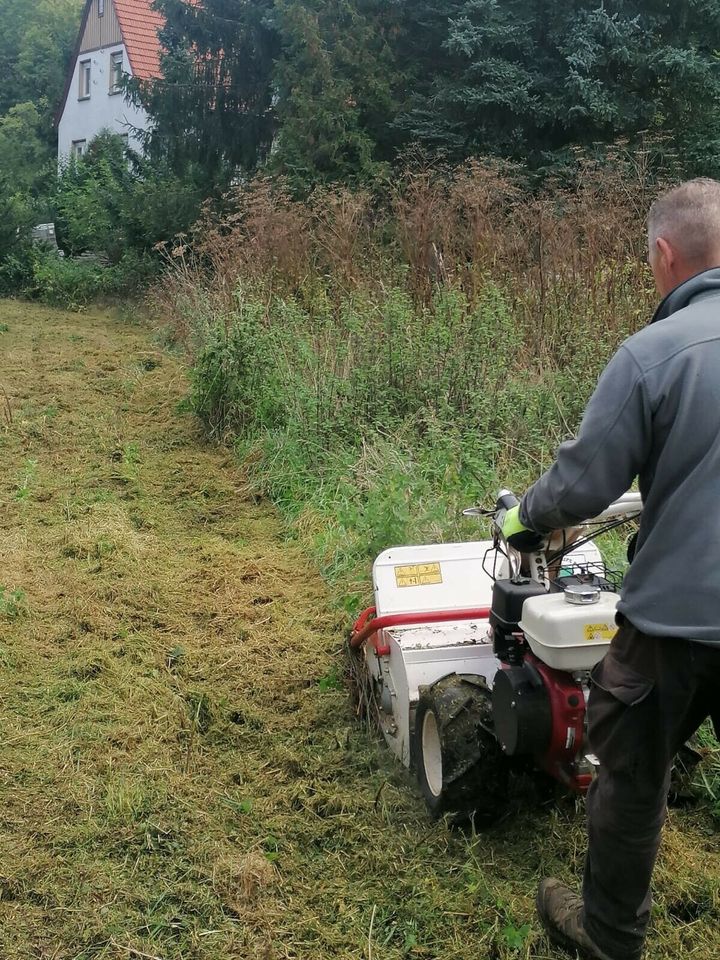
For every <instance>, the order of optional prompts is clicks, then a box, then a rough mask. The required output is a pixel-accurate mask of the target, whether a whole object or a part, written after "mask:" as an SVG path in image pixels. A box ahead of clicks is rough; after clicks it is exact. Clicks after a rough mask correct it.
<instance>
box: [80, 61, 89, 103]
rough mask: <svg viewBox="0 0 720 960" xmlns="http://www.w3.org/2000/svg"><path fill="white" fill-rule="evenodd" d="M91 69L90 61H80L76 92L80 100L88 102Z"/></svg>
mask: <svg viewBox="0 0 720 960" xmlns="http://www.w3.org/2000/svg"><path fill="white" fill-rule="evenodd" d="M91 69H92V60H81V61H80V89H79V91H78V98H79V99H80V100H88V99H89V97H90V81H91Z"/></svg>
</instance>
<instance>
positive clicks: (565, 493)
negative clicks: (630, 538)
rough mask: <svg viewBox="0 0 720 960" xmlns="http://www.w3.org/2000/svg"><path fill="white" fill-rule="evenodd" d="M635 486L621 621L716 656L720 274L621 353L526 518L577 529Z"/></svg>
mask: <svg viewBox="0 0 720 960" xmlns="http://www.w3.org/2000/svg"><path fill="white" fill-rule="evenodd" d="M636 477H639V484H640V492H641V493H642V497H643V502H644V510H643V514H642V518H641V521H640V530H639V533H638V540H637V549H636V553H635V557H634V559H633V561H632V564H631V565H630V570H629V571H628V574H627V576H626V578H625V583H624V585H623V589H622V599H621V602H620V603H619V605H618V610H619V611H620V612H621V613H623V614H624V615H625V616H626V617H627V618H628V620H630V621H631V622H632V623H633V624H634V626H635V627H637V628H638V629H639V630H642V631H643V632H644V633H649V634H653V635H655V636H668V637H687V638H689V639H693V640H699V641H704V642H705V643H710V644H712V645H718V647H720V267H718V268H714V269H712V270H706V271H705V272H704V273H701V274H698V275H697V276H695V277H692V278H691V279H690V280H687V281H686V282H685V283H683V284H681V285H680V286H679V287H676V288H675V290H673V291H672V292H671V293H670V294H669V295H668V296H667V297H666V298H665V300H663V302H662V303H661V304H660V307H659V308H658V310H657V313H656V314H655V316H654V318H653V321H652V323H651V324H650V326H648V327H646V328H645V329H644V330H641V331H640V332H639V333H636V334H635V335H634V336H632V337H630V338H629V339H628V340H626V341H625V343H624V344H623V345H622V346H621V347H620V349H619V350H618V352H617V353H616V354H615V356H614V357H613V358H612V360H611V361H610V363H609V364H608V366H607V367H606V369H605V371H604V372H603V374H602V376H601V377H600V380H599V381H598V385H597V388H596V390H595V393H594V394H593V396H592V398H591V399H590V402H589V404H588V407H587V409H586V411H585V416H584V417H583V421H582V424H581V426H580V431H579V433H578V436H577V439H575V440H570V441H569V442H567V443H564V444H562V446H561V447H560V448H559V450H558V453H557V460H556V462H555V463H554V464H553V466H552V467H551V468H550V469H549V470H548V471H547V473H545V474H544V475H543V476H542V477H541V478H540V479H539V480H538V481H537V483H535V484H534V485H533V486H532V487H531V488H530V489H529V490H528V491H527V493H526V494H525V496H524V497H523V500H522V504H521V507H520V519H521V520H522V522H523V523H524V524H525V525H526V526H528V527H530V528H531V529H533V530H536V531H538V532H539V533H546V532H548V531H550V530H554V529H559V528H561V527H567V526H572V525H573V524H575V523H577V522H579V521H580V520H583V519H586V518H587V517H593V516H597V514H599V513H601V512H602V511H603V510H604V509H605V508H606V507H607V506H609V504H610V503H612V502H613V500H615V499H617V498H618V497H619V496H620V495H621V494H623V493H624V492H625V491H626V490H627V489H628V488H629V487H630V486H631V485H632V483H633V481H634V480H635V478H636Z"/></svg>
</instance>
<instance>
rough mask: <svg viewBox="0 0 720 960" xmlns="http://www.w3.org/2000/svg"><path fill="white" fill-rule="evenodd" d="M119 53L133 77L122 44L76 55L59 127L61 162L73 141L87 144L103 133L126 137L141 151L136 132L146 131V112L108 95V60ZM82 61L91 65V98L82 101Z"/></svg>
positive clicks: (70, 150) (147, 122)
mask: <svg viewBox="0 0 720 960" xmlns="http://www.w3.org/2000/svg"><path fill="white" fill-rule="evenodd" d="M120 51H122V54H123V70H124V72H125V73H127V74H129V75H130V76H132V69H131V67H130V61H129V59H128V53H127V49H126V48H125V44H123V43H119V44H114V45H113V46H109V47H106V48H104V49H101V50H92V51H89V52H87V53H81V54H80V55H79V56H78V59H77V61H76V63H75V69H74V71H73V77H72V81H71V83H70V89H69V91H68V95H67V101H66V103H65V109H64V110H63V113H62V116H61V118H60V122H59V124H58V157H59V159H60V160H61V161H62V160H63V159H64V158H66V157H69V156H70V155H71V153H72V146H73V143H74V142H76V141H78V140H85V141H87V143H90V141H91V140H92V139H93V138H94V137H96V136H97V135H98V134H99V133H100V132H101V131H103V130H110V131H111V132H112V133H118V134H121V135H122V134H127V135H128V146H130V147H132V148H134V149H137V150H139V149H141V144H140V140H139V139H138V137H137V134H136V130H147V128H148V126H149V118H148V115H147V113H146V112H145V111H144V110H143V109H141V108H138V107H135V106H133V105H132V104H131V103H129V102H128V100H127V99H126V97H125V95H124V94H122V93H115V94H111V93H110V69H111V68H110V65H111V58H112V55H113V53H118V52H120ZM85 60H90V61H91V63H92V71H91V78H90V79H91V88H90V97H89V98H88V99H81V98H80V96H79V91H80V64H81V62H82V61H85Z"/></svg>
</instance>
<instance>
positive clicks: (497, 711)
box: [490, 578, 617, 791]
mask: <svg viewBox="0 0 720 960" xmlns="http://www.w3.org/2000/svg"><path fill="white" fill-rule="evenodd" d="M601 592H602V591H601V590H600V589H597V588H595V587H593V588H592V589H591V588H588V587H587V585H577V584H574V585H571V586H569V587H568V588H566V590H565V591H564V593H563V592H560V593H550V594H549V593H547V592H546V591H545V589H544V588H543V587H542V585H540V584H537V583H535V582H533V581H530V580H526V579H524V578H515V579H512V580H498V581H496V583H495V589H494V591H493V604H492V612H491V615H490V624H491V628H492V632H493V645H494V650H495V655H496V656H497V657H498V659H499V660H500V662H501V669H500V670H499V671H498V672H497V674H496V676H495V679H494V683H493V690H492V715H493V723H494V728H495V736H496V737H497V739H498V741H499V743H500V745H501V747H502V749H503V751H504V753H505V754H506V755H507V756H512V757H522V756H525V757H529V758H532V759H533V760H534V762H535V764H536V765H537V766H538V767H540V768H541V769H543V770H545V771H547V773H549V774H551V775H552V776H553V777H556V778H557V779H559V780H561V781H563V782H565V783H566V784H567V785H568V786H570V787H571V788H573V789H575V790H578V791H584V790H586V789H587V787H588V786H589V784H590V781H591V779H592V759H589V758H588V756H587V742H586V722H585V720H586V717H585V714H586V704H587V697H588V691H589V672H590V669H591V668H592V666H593V665H594V664H595V663H596V662H597V661H598V660H599V659H601V657H602V656H604V654H605V652H606V650H607V647H608V646H609V643H610V639H611V637H612V632H613V626H612V623H613V615H614V608H615V603H616V601H617V596H616V595H615V594H611V593H607V592H605V593H603V598H602V600H601ZM608 621H609V622H608Z"/></svg>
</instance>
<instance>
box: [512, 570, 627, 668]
mask: <svg viewBox="0 0 720 960" xmlns="http://www.w3.org/2000/svg"><path fill="white" fill-rule="evenodd" d="M581 593H582V591H579V590H577V591H574V592H573V591H572V588H571V589H570V590H568V591H566V592H565V593H548V594H545V595H544V596H539V597H530V599H528V600H526V601H525V603H524V604H523V609H522V620H521V621H520V629H521V630H522V631H523V633H524V634H525V637H526V638H527V641H528V643H529V644H530V649H531V650H532V652H533V653H534V654H535V656H536V657H538V659H540V660H542V661H543V663H546V664H547V665H548V666H549V667H554V668H555V669H557V670H567V671H568V672H569V673H574V672H577V671H586V670H592V668H593V667H594V666H595V664H596V663H599V661H600V660H602V658H603V657H604V656H605V654H606V653H607V650H608V647H609V646H610V641H611V640H612V638H613V637H614V636H615V631H616V629H617V628H616V626H615V609H616V607H617V603H618V600H619V599H620V597H619V595H618V594H617V593H610V592H600V591H599V590H597V591H585V593H584V599H582V598H581ZM591 597H592V599H591Z"/></svg>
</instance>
